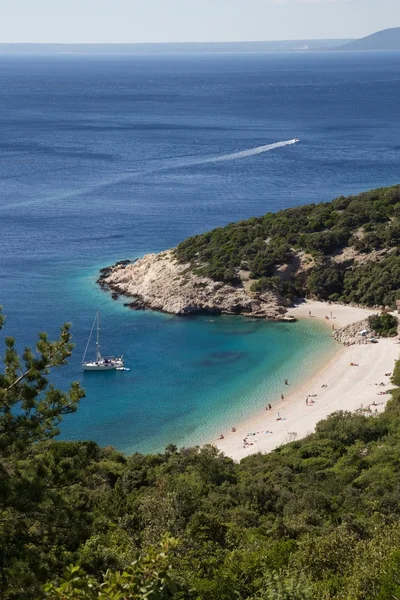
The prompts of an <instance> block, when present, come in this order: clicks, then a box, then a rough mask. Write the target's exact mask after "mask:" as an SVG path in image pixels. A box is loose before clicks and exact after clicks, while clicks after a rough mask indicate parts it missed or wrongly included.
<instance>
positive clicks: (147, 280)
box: [97, 250, 288, 321]
mask: <svg viewBox="0 0 400 600" xmlns="http://www.w3.org/2000/svg"><path fill="white" fill-rule="evenodd" d="M97 282H98V284H99V285H100V287H101V288H102V289H104V290H109V291H111V293H112V294H113V297H114V298H116V297H118V296H119V295H122V296H124V297H129V298H131V300H130V301H129V302H127V303H126V305H127V306H129V307H131V308H133V309H136V310H138V309H146V308H148V309H152V310H158V311H162V312H166V313H171V314H175V315H194V314H201V313H210V314H241V315H243V316H248V317H253V318H266V319H270V320H274V321H277V320H282V319H283V318H285V313H286V311H287V306H288V303H287V301H286V300H285V299H284V298H283V297H282V296H281V295H280V294H279V293H277V292H272V291H268V292H263V293H256V292H252V291H251V290H250V284H251V282H250V281H249V280H248V278H247V273H243V274H242V278H241V281H240V283H238V284H237V285H229V284H226V283H223V282H219V281H213V280H212V279H210V278H208V277H202V276H198V275H196V274H194V273H193V272H192V271H191V268H190V265H189V264H185V263H183V264H182V263H181V262H178V260H177V259H176V257H175V255H174V251H173V250H166V251H165V252H161V253H159V254H147V255H146V256H144V257H143V258H140V259H138V260H136V261H135V262H132V263H130V262H129V261H121V262H119V263H116V264H115V265H113V266H110V267H106V268H104V269H102V270H101V274H100V277H99V279H98V280H97Z"/></svg>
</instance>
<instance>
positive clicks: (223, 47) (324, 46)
mask: <svg viewBox="0 0 400 600" xmlns="http://www.w3.org/2000/svg"><path fill="white" fill-rule="evenodd" d="M350 41H351V40H349V39H347V40H343V39H332V40H282V41H269V42H263V41H260V42H181V43H172V42H170V43H154V44H153V43H142V44H138V43H131V44H130V43H126V44H29V43H20V44H4V43H3V44H2V43H0V54H134V55H135V54H143V55H146V54H218V53H220V54H226V53H229V54H234V53H236V54H245V53H259V52H296V51H298V52H300V51H303V52H304V51H310V50H314V51H316V50H331V49H337V48H339V47H341V46H343V44H345V43H347V42H350Z"/></svg>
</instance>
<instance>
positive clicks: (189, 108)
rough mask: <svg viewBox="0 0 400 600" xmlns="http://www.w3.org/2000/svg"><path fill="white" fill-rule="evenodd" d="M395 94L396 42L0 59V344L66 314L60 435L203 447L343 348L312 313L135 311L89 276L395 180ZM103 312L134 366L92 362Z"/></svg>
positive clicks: (399, 149) (398, 113)
mask: <svg viewBox="0 0 400 600" xmlns="http://www.w3.org/2000/svg"><path fill="white" fill-rule="evenodd" d="M399 98H400V53H377V54H374V53H365V54H357V53H348V54H347V53H346V54H339V53H333V52H332V53H309V54H306V53H287V54H247V55H239V54H225V55H222V54H219V55H192V56H189V55H187V56H185V55H183V56H182V55H181V56H106V55H104V56H85V55H66V54H64V55H54V56H29V55H18V56H10V55H8V56H6V55H2V56H1V55H0V109H1V111H0V303H1V304H3V305H4V307H5V312H6V314H7V316H8V320H7V327H6V329H5V330H4V332H2V333H1V334H0V337H4V335H5V334H13V335H15V337H16V338H17V340H18V344H19V347H22V345H24V344H33V343H34V340H35V338H36V334H37V332H38V331H41V330H46V331H48V332H49V334H50V335H51V336H55V335H57V332H58V328H59V326H60V324H61V323H62V322H64V321H71V322H72V324H73V335H74V340H75V342H76V350H75V354H74V357H73V358H72V359H71V361H70V364H69V365H68V367H65V368H63V369H60V370H59V371H58V372H57V373H56V374H55V376H54V379H55V382H56V383H57V385H60V386H62V387H63V388H66V387H67V385H68V382H69V381H71V380H73V379H80V380H81V381H82V383H83V385H84V387H85V388H86V392H87V396H86V398H85V399H84V400H82V402H81V406H80V409H79V411H78V413H76V414H75V415H72V416H69V417H68V418H67V419H65V421H64V423H63V425H62V437H64V438H65V439H94V440H96V441H97V442H99V443H100V444H103V445H106V444H112V445H113V446H115V447H117V448H119V449H121V450H123V451H126V452H132V451H157V450H160V449H162V448H163V447H164V446H165V445H166V444H168V443H176V444H177V445H178V446H181V445H188V444H196V443H201V442H204V441H209V440H212V439H214V438H215V437H216V436H218V435H219V433H220V432H221V431H227V429H228V428H229V429H230V427H232V426H233V425H235V424H237V422H238V420H239V419H243V418H244V417H246V416H248V415H251V414H252V413H254V412H255V411H257V410H259V409H260V408H262V407H263V406H264V405H265V404H266V403H267V402H275V401H277V400H278V398H279V395H280V393H281V391H283V390H282V382H283V380H284V379H285V378H289V380H290V381H291V383H293V385H299V384H300V383H301V382H302V381H304V380H305V379H307V378H308V377H310V375H311V374H312V373H313V372H315V370H316V369H317V368H318V366H320V365H321V364H322V363H323V362H324V361H326V360H327V359H328V358H329V356H331V355H332V354H333V353H334V351H335V345H334V343H333V342H332V340H331V338H330V337H329V333H328V332H327V330H326V329H324V327H323V326H320V325H317V324H313V325H311V326H310V323H308V322H307V323H296V324H271V323H265V322H259V321H249V320H245V319H243V318H240V317H220V318H216V317H215V318H207V317H198V318H177V317H173V316H168V315H160V314H155V313H151V312H131V311H129V310H128V309H126V308H125V307H124V306H123V304H122V301H121V302H115V301H113V300H112V299H111V298H110V297H109V295H107V294H105V293H104V292H101V291H100V290H99V289H98V288H97V287H96V284H95V280H96V277H97V273H98V269H99V268H101V267H103V266H105V265H108V264H111V263H113V262H115V261H117V260H120V259H125V258H134V257H138V256H142V255H143V254H145V253H147V252H157V251H159V250H162V249H165V248H169V247H172V246H174V245H176V244H177V243H178V242H179V241H181V240H183V239H184V238H186V237H187V236H189V235H193V234H196V233H200V232H203V231H206V230H208V229H211V228H213V227H217V226H220V225H224V224H226V223H229V222H232V221H236V220H239V219H245V218H248V217H250V216H253V215H261V214H264V213H266V212H267V211H276V210H279V209H282V208H287V207H290V206H295V205H299V204H302V203H310V202H320V201H327V200H330V199H332V198H334V197H337V196H339V195H341V194H349V193H356V192H359V191H362V190H365V189H368V188H373V187H378V186H384V185H389V184H394V183H398V181H399V179H400V175H399V159H400V141H399V140H400V103H399V101H398V99H399ZM296 137H298V138H300V142H299V143H297V144H291V145H284V144H278V145H277V146H274V145H275V144H277V143H279V142H285V141H288V140H292V139H293V138H296ZM269 145H273V146H272V148H264V149H263V148H261V147H264V146H269ZM264 150H265V151H264ZM97 309H99V310H100V311H101V323H102V331H101V335H102V347H103V350H104V352H105V353H121V352H123V353H124V356H125V358H126V363H127V365H128V366H129V367H130V368H131V370H130V371H129V372H122V373H120V372H118V373H105V374H102V373H97V374H94V373H89V374H85V375H83V374H82V373H81V372H80V361H81V358H82V354H83V350H84V347H85V345H86V341H87V336H88V334H89V331H90V327H91V325H92V321H93V318H94V315H95V312H96V310H97ZM0 341H2V340H0Z"/></svg>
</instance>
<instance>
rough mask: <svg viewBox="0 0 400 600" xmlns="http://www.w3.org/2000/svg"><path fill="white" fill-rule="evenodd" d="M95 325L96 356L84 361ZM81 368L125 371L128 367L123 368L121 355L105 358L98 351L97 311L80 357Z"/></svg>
mask: <svg viewBox="0 0 400 600" xmlns="http://www.w3.org/2000/svg"><path fill="white" fill-rule="evenodd" d="M95 325H97V337H96V357H95V359H94V360H89V361H86V360H85V359H86V354H87V351H88V348H89V345H90V341H91V339H92V334H93V330H94V327H95ZM82 369H83V370H84V371H126V370H129V369H125V366H124V360H123V357H122V356H109V357H107V358H105V357H103V356H102V355H101V353H100V313H99V312H97V313H96V316H95V318H94V321H93V325H92V329H91V330H90V335H89V339H88V342H87V344H86V349H85V353H84V355H83V358H82Z"/></svg>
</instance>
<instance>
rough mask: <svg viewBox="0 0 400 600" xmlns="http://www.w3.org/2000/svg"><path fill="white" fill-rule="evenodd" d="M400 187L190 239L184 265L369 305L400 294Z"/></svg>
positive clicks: (223, 277) (215, 275)
mask: <svg viewBox="0 0 400 600" xmlns="http://www.w3.org/2000/svg"><path fill="white" fill-rule="evenodd" d="M399 244H400V186H399V185H396V186H392V187H387V188H381V189H377V190H373V191H369V192H364V193H361V194H359V195H357V196H348V197H343V196H341V197H340V198H337V199H336V200H333V201H332V202H326V203H320V204H308V205H305V206H299V207H296V208H290V209H287V210H283V211H280V212H277V213H268V214H266V215H264V216H262V217H254V218H251V219H248V220H246V221H240V222H238V223H232V224H230V225H227V226H226V227H220V228H218V229H214V230H213V231H210V232H208V233H204V234H201V235H197V236H195V237H191V238H188V239H187V240H185V241H184V242H182V243H181V244H179V246H178V247H177V249H176V251H175V252H176V256H177V258H178V260H179V261H180V262H182V263H189V264H190V269H191V270H192V271H193V272H195V273H197V274H199V275H204V276H208V277H211V278H212V279H214V280H216V281H224V282H229V283H232V284H234V285H237V286H239V287H240V286H242V285H244V284H245V283H244V282H246V284H245V285H249V286H251V287H250V289H251V291H252V292H253V293H254V294H257V293H261V292H264V291H267V290H275V291H277V292H279V293H281V294H282V295H284V296H285V297H286V298H288V299H293V298H294V297H296V296H306V295H308V296H313V297H316V298H319V299H322V300H332V301H341V302H345V303H349V302H355V303H358V304H363V305H366V306H377V305H392V304H393V302H394V300H395V298H396V295H397V294H398V290H400V251H399Z"/></svg>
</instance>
